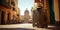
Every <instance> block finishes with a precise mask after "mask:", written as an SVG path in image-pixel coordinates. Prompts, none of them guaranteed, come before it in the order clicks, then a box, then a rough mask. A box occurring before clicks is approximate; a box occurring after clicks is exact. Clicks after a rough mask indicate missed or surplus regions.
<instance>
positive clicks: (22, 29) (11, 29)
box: [0, 28, 35, 30]
mask: <svg viewBox="0 0 60 30" xmlns="http://www.w3.org/2000/svg"><path fill="white" fill-rule="evenodd" d="M0 30H35V29H27V28H0Z"/></svg>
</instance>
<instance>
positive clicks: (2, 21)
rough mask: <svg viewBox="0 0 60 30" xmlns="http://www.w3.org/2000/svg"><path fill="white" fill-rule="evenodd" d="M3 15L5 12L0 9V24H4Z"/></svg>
mask: <svg viewBox="0 0 60 30" xmlns="http://www.w3.org/2000/svg"><path fill="white" fill-rule="evenodd" d="M4 15H5V13H4V12H3V11H2V12H1V24H4V23H5V20H4Z"/></svg>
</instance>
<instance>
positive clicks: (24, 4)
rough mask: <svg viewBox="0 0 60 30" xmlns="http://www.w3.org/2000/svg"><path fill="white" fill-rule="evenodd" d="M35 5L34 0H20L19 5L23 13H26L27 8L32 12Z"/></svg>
mask: <svg viewBox="0 0 60 30" xmlns="http://www.w3.org/2000/svg"><path fill="white" fill-rule="evenodd" d="M33 5H34V0H18V7H19V8H20V11H21V12H20V13H21V15H24V11H25V10H26V8H27V9H28V10H29V12H30V14H31V8H32V7H33Z"/></svg>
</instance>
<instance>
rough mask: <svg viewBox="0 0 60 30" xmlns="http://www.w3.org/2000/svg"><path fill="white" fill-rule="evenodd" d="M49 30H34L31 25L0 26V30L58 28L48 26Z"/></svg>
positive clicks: (57, 29) (52, 29) (56, 28)
mask: <svg viewBox="0 0 60 30" xmlns="http://www.w3.org/2000/svg"><path fill="white" fill-rule="evenodd" d="M48 27H49V28H36V27H34V28H33V26H32V24H31V23H23V24H11V25H0V30H59V29H60V27H59V28H58V27H55V26H48Z"/></svg>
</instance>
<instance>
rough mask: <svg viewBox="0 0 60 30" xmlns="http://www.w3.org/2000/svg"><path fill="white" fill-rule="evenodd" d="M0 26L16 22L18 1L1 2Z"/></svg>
mask: <svg viewBox="0 0 60 30" xmlns="http://www.w3.org/2000/svg"><path fill="white" fill-rule="evenodd" d="M0 1H1V2H0V24H10V23H13V21H12V20H16V16H17V9H18V0H0Z"/></svg>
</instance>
